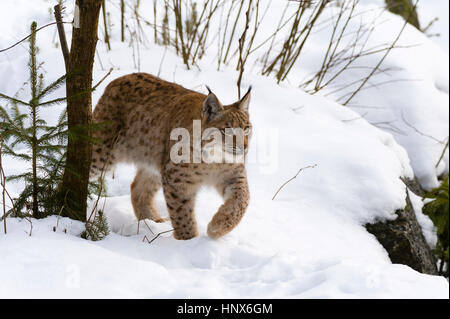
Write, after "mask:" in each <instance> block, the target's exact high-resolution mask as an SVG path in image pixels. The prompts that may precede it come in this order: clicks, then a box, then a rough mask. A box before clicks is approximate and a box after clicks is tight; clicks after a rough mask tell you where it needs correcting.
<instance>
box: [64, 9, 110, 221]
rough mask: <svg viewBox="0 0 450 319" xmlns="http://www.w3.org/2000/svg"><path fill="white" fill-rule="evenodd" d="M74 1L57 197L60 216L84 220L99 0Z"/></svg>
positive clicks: (89, 159)
mask: <svg viewBox="0 0 450 319" xmlns="http://www.w3.org/2000/svg"><path fill="white" fill-rule="evenodd" d="M76 4H77V5H78V7H79V13H80V14H79V28H76V27H75V26H74V28H73V33H72V44H71V49H70V54H69V61H68V68H69V70H68V72H67V73H68V74H69V78H68V80H67V85H66V90H67V97H68V103H67V116H68V126H69V130H70V131H71V134H69V140H68V148H67V162H66V169H65V171H64V177H63V184H62V187H61V198H62V201H63V203H62V204H63V205H64V209H63V213H62V214H63V215H64V216H67V217H71V218H73V219H77V220H81V221H85V220H86V210H87V196H88V183H89V169H90V165H91V148H92V146H91V142H90V130H89V125H90V124H91V120H92V97H91V90H92V68H93V65H94V57H95V48H96V45H97V40H98V36H97V29H98V20H99V14H100V8H101V5H102V0H77V1H76ZM76 18H77V17H75V19H76Z"/></svg>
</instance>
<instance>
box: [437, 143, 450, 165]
mask: <svg viewBox="0 0 450 319" xmlns="http://www.w3.org/2000/svg"><path fill="white" fill-rule="evenodd" d="M448 142H449V138H448V137H447V144H445V147H444V150H443V151H442V154H441V157H440V158H439V161H438V162H437V164H436V168H438V167H439V164H441V162H442V160H443V159H444V156H445V152H446V151H447V149H448Z"/></svg>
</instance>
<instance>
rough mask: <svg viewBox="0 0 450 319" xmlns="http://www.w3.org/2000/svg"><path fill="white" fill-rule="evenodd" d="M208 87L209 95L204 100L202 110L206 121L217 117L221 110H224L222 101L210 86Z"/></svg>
mask: <svg viewBox="0 0 450 319" xmlns="http://www.w3.org/2000/svg"><path fill="white" fill-rule="evenodd" d="M207 88H208V91H209V95H208V97H207V98H206V100H205V101H204V102H203V112H202V118H203V119H205V122H206V123H208V122H210V121H212V120H214V119H215V118H217V117H218V116H219V114H220V112H221V111H223V106H222V103H220V101H219V99H218V98H217V96H216V95H215V94H214V93H212V92H211V90H210V89H209V87H207Z"/></svg>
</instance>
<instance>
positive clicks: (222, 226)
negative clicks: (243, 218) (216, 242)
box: [208, 219, 231, 239]
mask: <svg viewBox="0 0 450 319" xmlns="http://www.w3.org/2000/svg"><path fill="white" fill-rule="evenodd" d="M230 231H231V229H230V227H227V225H226V223H225V222H224V221H220V220H219V219H213V220H212V221H211V222H210V223H209V225H208V236H209V237H210V238H212V239H219V238H220V237H222V236H224V235H226V234H227V233H229V232H230Z"/></svg>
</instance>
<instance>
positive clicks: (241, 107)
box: [202, 88, 252, 162]
mask: <svg viewBox="0 0 450 319" xmlns="http://www.w3.org/2000/svg"><path fill="white" fill-rule="evenodd" d="M250 92H251V88H250V90H249V91H248V93H247V94H246V95H245V96H244V97H243V98H242V100H240V101H239V102H236V103H234V104H231V105H226V106H223V105H222V104H221V103H220V101H219V100H218V99H217V97H216V96H215V95H214V94H213V93H211V92H210V94H209V96H208V97H207V99H206V100H205V102H204V106H203V114H202V117H203V122H204V124H206V126H207V128H206V129H205V131H206V135H207V136H210V137H211V140H208V139H207V140H206V142H207V143H206V144H204V147H203V152H204V153H206V154H209V156H210V158H213V157H217V161H214V162H220V159H224V160H225V162H230V161H232V159H234V161H238V162H239V161H241V160H242V161H243V158H244V157H245V155H246V154H247V153H248V149H249V143H250V139H251V135H252V124H251V123H250V115H249V112H248V110H249V104H250ZM209 132H211V133H209ZM218 132H220V137H219V136H216V135H218V134H219V133H218ZM228 158H231V159H228Z"/></svg>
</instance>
